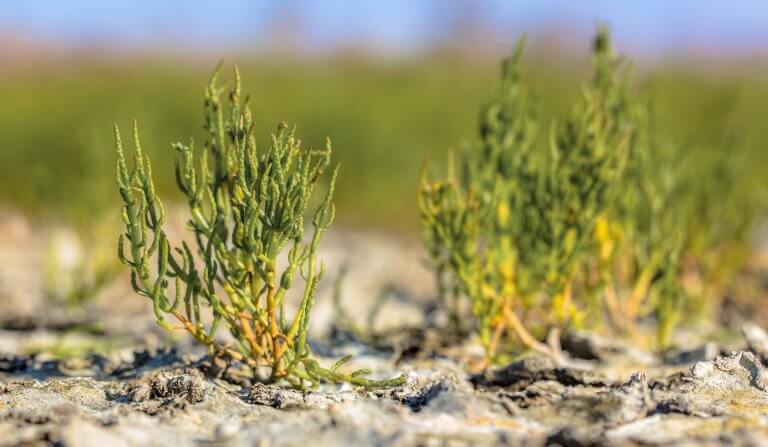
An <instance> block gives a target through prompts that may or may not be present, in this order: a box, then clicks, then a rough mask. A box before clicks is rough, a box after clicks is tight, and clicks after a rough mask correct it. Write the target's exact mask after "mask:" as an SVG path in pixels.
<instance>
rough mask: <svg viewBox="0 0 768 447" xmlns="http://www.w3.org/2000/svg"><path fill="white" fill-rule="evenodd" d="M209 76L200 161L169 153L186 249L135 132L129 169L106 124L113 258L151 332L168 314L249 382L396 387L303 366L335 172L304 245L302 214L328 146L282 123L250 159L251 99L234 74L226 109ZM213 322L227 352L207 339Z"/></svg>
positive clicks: (186, 153)
mask: <svg viewBox="0 0 768 447" xmlns="http://www.w3.org/2000/svg"><path fill="white" fill-rule="evenodd" d="M217 74H218V68H217V70H216V72H214V75H213V76H212V77H211V80H210V83H209V85H208V87H207V89H206V95H205V107H204V111H205V126H204V127H205V130H206V131H207V134H208V137H207V140H206V142H205V144H204V148H203V151H202V152H200V153H198V152H197V151H196V150H195V148H194V142H190V143H189V144H181V143H176V144H174V145H173V147H174V148H175V149H176V150H177V151H178V153H179V159H178V161H177V165H176V180H177V183H178V186H179V188H180V189H181V192H182V193H183V194H184V195H185V196H186V198H187V201H188V204H189V209H190V219H189V221H188V228H189V230H190V231H191V232H192V233H193V234H194V243H193V246H194V248H193V247H190V244H188V243H187V242H182V243H181V245H180V246H177V247H172V246H171V244H170V243H169V241H168V238H167V236H166V233H165V231H164V230H163V223H164V220H165V211H164V208H163V205H162V203H161V201H160V199H159V198H158V196H157V194H156V192H155V186H154V183H153V179H152V171H151V165H150V161H149V158H148V157H147V156H146V155H145V154H144V153H143V152H142V148H141V144H140V142H139V137H138V130H137V128H136V126H135V125H134V144H135V155H134V160H135V162H134V166H133V168H132V169H129V168H128V165H127V163H126V159H125V155H124V151H123V145H122V142H121V138H120V132H119V130H118V128H117V126H115V144H116V149H117V183H118V186H119V190H120V195H121V196H122V200H123V222H124V224H125V233H124V234H122V235H121V236H120V239H119V247H118V255H119V257H120V259H121V261H122V262H123V263H125V264H126V265H128V266H129V267H130V268H131V282H132V285H133V288H134V290H135V291H136V292H137V293H138V294H140V295H143V296H146V297H148V298H150V299H151V300H152V302H153V305H154V312H155V316H156V318H157V322H158V324H159V325H161V326H162V327H164V328H166V329H169V330H170V329H174V328H175V327H174V325H173V324H171V323H169V322H168V320H166V317H167V316H171V317H172V318H173V319H175V320H176V321H177V322H178V323H179V324H180V325H181V327H183V328H184V329H185V330H186V331H187V332H189V333H190V334H191V335H192V336H193V337H194V338H195V339H196V340H197V341H198V342H200V343H202V344H203V345H205V346H207V347H208V349H209V351H210V353H211V355H213V356H215V357H219V358H223V359H225V360H227V361H230V362H231V361H237V362H242V363H244V364H247V365H249V366H250V367H252V368H253V370H254V373H255V374H256V373H257V372H259V371H268V377H267V380H269V381H270V382H279V381H285V382H287V383H289V384H291V385H293V386H295V387H300V388H303V387H304V386H305V385H306V384H311V385H316V384H318V383H319V382H321V381H331V382H348V383H351V384H354V385H360V386H364V387H388V386H395V385H399V384H402V383H403V382H404V381H405V377H404V376H400V377H397V378H394V379H390V380H381V381H377V380H371V379H368V378H365V377H364V376H365V375H366V374H368V373H369V371H368V370H356V371H354V372H351V373H348V374H347V373H342V372H341V371H340V367H341V366H342V365H343V364H344V363H345V362H346V361H348V360H349V357H344V358H342V359H341V360H339V361H338V362H336V364H335V365H333V367H331V368H330V369H326V368H323V367H321V366H320V365H319V364H318V362H317V361H316V360H314V359H313V358H312V355H311V352H310V347H309V344H308V342H307V335H308V330H309V322H310V312H311V310H312V306H313V304H314V301H315V295H316V293H317V288H318V284H319V283H320V280H321V279H322V277H323V273H324V266H323V264H322V263H321V262H319V261H318V259H317V252H318V246H319V244H320V239H321V238H322V235H323V233H324V232H325V231H326V229H327V228H328V227H329V226H330V225H331V223H332V222H333V221H334V217H335V208H334V204H333V201H332V198H333V190H334V183H335V180H336V176H337V173H338V167H334V168H333V169H332V171H331V176H330V183H329V186H328V189H327V191H326V192H325V196H324V197H323V198H322V200H321V201H320V202H319V205H317V208H316V210H315V212H314V217H313V219H312V226H313V232H312V235H311V237H310V238H308V239H307V238H305V236H304V231H305V228H304V215H305V212H306V211H307V209H308V208H309V207H310V205H311V204H312V197H313V192H314V191H315V188H316V187H317V186H318V183H319V182H320V180H321V178H322V177H323V175H324V174H325V172H326V170H327V169H328V167H329V165H330V160H331V147H330V142H328V143H327V144H326V147H325V148H324V149H322V150H313V149H308V148H305V147H302V145H301V142H300V140H299V139H298V138H296V136H295V134H294V129H292V128H289V127H287V126H286V125H284V124H282V125H280V126H279V127H278V129H277V132H276V134H274V135H273V136H272V139H271V143H270V144H269V145H268V147H267V148H266V150H257V148H256V142H255V138H254V135H253V128H254V123H253V121H252V117H251V112H250V109H249V100H248V97H247V96H246V97H243V96H242V92H241V82H240V75H239V73H238V71H237V69H235V74H234V76H235V79H234V86H233V88H232V89H231V90H230V91H229V92H228V95H227V100H226V102H224V101H222V99H221V96H222V90H223V89H222V88H221V87H219V86H218V85H217ZM285 251H287V262H286V263H284V264H285V265H281V264H283V263H282V262H278V257H279V256H280V254H281V253H283V252H285ZM196 254H197V255H198V256H199V258H200V260H201V261H202V268H199V267H198V264H197V263H196V256H195V255H196ZM297 274H299V275H301V276H302V278H303V279H304V280H305V285H304V289H303V292H302V293H301V301H300V305H299V307H298V310H297V311H296V313H295V314H294V315H293V316H292V317H291V318H289V315H287V313H286V306H285V300H286V293H287V292H288V290H289V289H290V288H291V286H292V285H293V283H294V277H295V276H296V275H297ZM169 284H173V289H172V290H173V293H171V292H170V291H169ZM171 295H172V296H171ZM201 306H202V307H208V308H210V314H211V317H209V318H206V317H205V315H204V313H203V312H201ZM222 323H223V325H224V326H226V328H227V329H228V330H229V333H230V334H231V335H232V338H233V340H234V342H233V343H232V344H227V343H223V342H221V341H220V340H219V339H218V338H217V337H216V334H217V330H218V328H219V327H220V326H221V325H222Z"/></svg>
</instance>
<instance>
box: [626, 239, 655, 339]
mask: <svg viewBox="0 0 768 447" xmlns="http://www.w3.org/2000/svg"><path fill="white" fill-rule="evenodd" d="M660 262H661V258H660V256H659V255H658V254H654V255H653V256H652V257H651V259H650V260H649V261H648V263H647V264H646V265H645V266H644V267H643V270H642V271H641V272H640V276H638V278H637V282H635V287H633V288H632V293H631V294H630V296H629V299H628V300H627V306H626V308H625V313H624V315H625V318H626V324H627V327H628V328H631V327H633V326H634V324H635V320H636V319H637V314H638V312H639V310H640V306H641V305H642V303H643V300H644V299H645V297H646V295H647V294H648V288H649V287H650V286H651V280H652V279H653V275H654V273H656V268H657V267H658V265H659V263H660Z"/></svg>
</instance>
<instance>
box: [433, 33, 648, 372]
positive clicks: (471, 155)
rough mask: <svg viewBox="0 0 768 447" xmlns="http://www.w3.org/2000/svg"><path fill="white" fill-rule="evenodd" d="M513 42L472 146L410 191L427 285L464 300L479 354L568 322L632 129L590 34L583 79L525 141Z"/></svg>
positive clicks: (601, 45)
mask: <svg viewBox="0 0 768 447" xmlns="http://www.w3.org/2000/svg"><path fill="white" fill-rule="evenodd" d="M522 48H523V42H522V41H521V42H520V44H519V45H518V48H517V50H516V51H515V53H514V54H513V56H512V57H510V58H509V59H507V60H506V61H505V62H504V64H503V66H502V88H501V93H500V94H499V95H498V96H497V98H495V99H494V100H493V101H492V102H491V103H490V104H489V105H488V106H487V107H486V108H485V110H484V111H483V112H482V113H481V119H480V137H481V138H480V142H479V144H478V147H477V148H474V149H473V150H471V151H468V152H466V153H464V154H462V158H461V160H460V170H459V172H458V173H457V172H456V169H455V168H454V167H453V163H452V162H450V163H449V170H448V171H449V172H448V176H447V178H445V179H443V180H439V181H431V180H430V179H429V178H428V177H427V173H426V170H425V171H424V174H423V177H422V182H421V187H420V189H419V195H418V200H419V209H420V214H421V221H422V228H423V229H424V235H425V241H426V245H427V249H428V251H429V253H430V255H431V257H432V259H433V262H434V265H435V268H436V271H437V273H438V275H439V276H438V280H439V283H438V284H441V285H442V288H441V290H442V291H451V292H452V293H454V294H459V293H460V294H463V295H465V296H467V297H468V298H469V300H470V301H471V303H472V310H473V313H474V315H475V317H476V318H477V323H478V325H477V326H478V332H479V336H480V340H481V342H482V344H483V345H484V346H485V349H486V357H487V359H488V360H499V357H498V354H499V353H504V352H509V348H510V347H512V346H514V345H515V344H517V345H518V346H519V345H520V344H522V345H524V346H527V347H528V348H531V349H534V350H538V351H542V352H546V353H553V352H552V349H550V347H548V346H547V345H544V344H542V343H541V342H539V341H538V340H537V337H536V336H534V334H533V333H531V332H530V331H529V328H531V327H533V328H536V329H537V330H543V329H546V328H547V326H555V327H563V326H566V325H578V324H579V323H580V320H581V319H582V318H583V315H582V312H581V311H580V309H578V308H577V306H576V304H575V303H574V300H573V288H574V284H575V283H578V282H579V281H578V280H579V279H580V278H579V275H580V269H581V267H582V266H583V264H584V263H585V262H586V260H587V259H588V258H589V257H590V256H591V252H592V241H593V234H594V229H595V226H596V224H597V222H598V220H599V218H600V216H601V215H603V214H604V213H605V212H606V210H607V209H608V206H609V204H610V203H611V201H612V200H613V197H614V195H615V191H616V187H617V184H618V182H619V180H620V175H621V173H622V172H623V170H624V167H625V162H626V158H627V153H628V151H629V146H630V142H631V139H632V135H633V132H634V122H633V121H632V117H631V116H630V114H629V113H628V112H627V111H626V108H627V106H626V101H627V86H626V83H625V82H623V80H622V78H621V72H620V70H619V62H618V58H617V57H616V56H615V55H614V54H613V51H612V48H611V46H610V42H609V39H608V35H607V32H606V31H605V30H601V31H600V32H599V33H598V36H597V38H596V39H595V43H594V55H593V67H594V75H593V79H592V82H590V83H589V84H588V85H587V86H585V88H584V91H583V95H582V97H581V101H580V102H579V103H578V104H577V106H576V107H575V108H574V109H573V112H572V113H571V114H570V115H569V116H568V118H567V119H566V120H565V122H564V124H562V125H553V126H552V133H551V139H550V144H549V146H547V145H540V144H536V142H537V140H536V129H537V119H536V118H537V116H536V110H535V108H534V107H533V105H532V100H531V98H530V95H529V94H528V91H527V88H526V87H525V85H524V84H523V83H522V81H521V75H520V68H519V60H520V57H521V54H522ZM524 322H526V323H524ZM526 326H527V327H526ZM505 347H506V348H507V349H503V348H505Z"/></svg>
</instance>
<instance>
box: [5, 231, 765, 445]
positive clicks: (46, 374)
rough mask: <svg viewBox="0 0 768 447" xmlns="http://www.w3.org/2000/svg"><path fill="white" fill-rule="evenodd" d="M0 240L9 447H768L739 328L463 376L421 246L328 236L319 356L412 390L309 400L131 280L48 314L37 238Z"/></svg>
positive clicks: (760, 340) (756, 329)
mask: <svg viewBox="0 0 768 447" xmlns="http://www.w3.org/2000/svg"><path fill="white" fill-rule="evenodd" d="M0 234H2V240H1V241H0V266H2V268H1V269H0V446H37V445H41V446H43V445H55V446H169V445H173V446H174V447H182V446H213V445H220V446H293V445H312V446H325V445H329V446H336V445H353V446H362V445H376V446H433V445H434V446H463V445H472V446H481V445H533V446H538V445H562V446H587V445H617V446H622V445H721V444H737V445H768V369H766V367H765V364H766V363H765V362H766V361H768V334H766V332H765V331H764V330H763V329H762V328H761V326H759V325H756V324H750V323H748V322H746V320H745V321H742V322H740V323H739V329H740V331H741V333H740V334H738V336H734V337H730V338H726V339H722V340H720V341H718V342H717V343H715V342H712V341H706V340H704V339H702V338H701V337H696V336H689V337H681V338H680V340H684V341H685V343H681V345H680V346H678V347H676V348H675V349H669V350H667V351H664V352H661V353H659V352H651V351H647V350H642V349H639V348H636V347H633V346H630V345H628V344H625V343H623V342H621V341H620V340H616V339H608V338H603V337H600V336H598V335H596V334H592V333H587V332H569V333H567V334H564V335H562V336H561V337H560V340H559V341H560V345H561V347H562V355H560V356H559V357H558V358H556V359H553V358H550V357H542V356H535V355H531V356H526V357H522V358H519V359H518V360H516V361H514V362H512V363H510V364H508V365H506V366H503V367H500V368H497V369H489V370H486V371H484V372H481V373H470V372H468V371H469V370H470V369H471V368H469V367H468V364H467V360H466V359H467V358H471V357H472V356H473V355H476V353H477V347H476V346H473V345H472V344H471V343H470V342H467V341H466V340H464V339H462V338H460V337H455V336H451V335H450V334H448V333H446V332H445V331H443V330H441V329H439V327H440V324H439V322H440V315H439V312H436V311H435V309H434V308H433V306H431V304H430V303H431V302H432V298H431V290H430V289H431V287H430V286H431V279H430V277H429V273H428V272H427V271H426V270H425V269H424V267H423V266H422V264H421V261H420V253H419V251H418V249H414V248H413V245H412V244H408V243H404V242H400V241H396V240H393V239H391V238H387V237H384V236H375V235H368V234H360V233H335V234H334V233H332V234H330V235H329V237H328V238H327V240H326V241H324V245H325V247H327V248H326V249H325V251H324V253H323V256H322V257H323V258H324V259H325V261H326V263H327V264H328V265H329V266H330V275H329V276H328V277H331V278H332V277H333V276H334V274H335V273H334V272H338V271H339V270H340V268H341V266H342V265H345V266H347V267H346V269H347V273H346V275H345V281H344V288H343V293H342V294H341V300H342V302H343V303H344V304H343V307H344V309H345V315H344V318H340V317H339V312H338V309H336V308H335V307H334V305H333V299H332V298H331V296H332V295H333V281H326V282H327V284H326V285H324V286H323V287H322V288H321V290H320V296H319V298H318V307H317V308H316V309H315V314H314V316H313V317H314V319H313V330H314V333H313V339H314V344H313V349H314V352H315V354H316V356H317V357H318V358H319V360H320V361H321V362H322V363H325V364H330V363H332V362H333V361H334V360H335V359H337V358H339V357H340V356H342V355H346V354H353V355H354V360H353V361H352V362H351V365H350V367H351V368H358V367H365V368H369V369H371V370H372V371H373V375H374V376H375V377H387V376H393V375H396V374H401V373H403V374H406V376H407V382H406V384H404V385H403V386H400V387H396V388H391V389H384V390H364V389H359V388H355V387H351V386H348V385H332V384H326V385H322V386H321V387H320V388H319V389H316V390H311V391H298V390H294V389H289V388H284V387H279V386H275V385H267V384H263V383H257V382H253V381H252V380H251V379H250V377H249V376H248V375H247V374H245V373H244V371H243V370H241V369H239V368H237V367H230V368H227V367H224V366H223V365H220V364H219V363H218V362H216V361H212V360H211V359H209V358H208V357H207V356H206V355H205V353H204V352H202V351H200V349H199V348H198V347H196V346H195V345H193V344H191V343H190V341H189V339H188V338H186V337H185V336H184V334H183V333H179V334H176V333H172V334H168V333H165V332H163V331H162V330H160V329H158V328H156V327H155V325H154V322H153V319H152V316H151V315H152V313H151V309H150V306H149V303H148V302H145V300H144V299H143V298H141V297H138V296H134V295H133V294H132V293H131V292H130V290H129V289H128V288H127V280H126V279H125V278H124V277H121V278H118V280H116V281H115V284H113V285H111V286H109V287H107V288H105V289H103V290H101V291H100V292H99V293H98V296H97V297H95V298H94V299H93V300H90V301H89V302H88V303H87V304H86V305H84V306H83V307H80V308H77V309H72V308H66V307H65V306H61V305H58V304H56V303H51V302H50V300H46V299H45V298H44V297H43V296H42V293H41V292H40V290H41V289H42V287H41V284H40V278H39V273H38V272H39V271H40V267H39V264H40V262H41V259H40V255H39V253H40V252H41V249H40V247H39V244H40V242H39V238H38V237H37V233H36V232H33V231H32V230H31V229H30V228H29V226H28V225H27V224H26V223H25V222H24V221H23V220H22V219H20V218H19V217H17V216H10V217H9V216H6V217H5V218H3V219H2V220H0ZM372 253H375V254H376V256H371V254H372ZM393 281H396V282H393ZM374 309H376V310H377V311H376V314H375V315H373V317H372V318H368V316H369V315H371V311H372V310H374ZM367 320H370V321H371V324H370V325H366V324H364V323H365V322H366V321H367ZM351 322H356V323H354V324H353V323H351ZM361 327H365V329H364V330H363V329H361Z"/></svg>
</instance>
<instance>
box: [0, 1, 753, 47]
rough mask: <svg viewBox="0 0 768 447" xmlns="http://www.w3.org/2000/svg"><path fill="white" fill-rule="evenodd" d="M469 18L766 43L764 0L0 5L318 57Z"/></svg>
mask: <svg viewBox="0 0 768 447" xmlns="http://www.w3.org/2000/svg"><path fill="white" fill-rule="evenodd" d="M467 16H471V17H473V18H475V19H477V20H478V21H479V23H482V24H483V26H484V27H486V28H487V29H488V30H490V31H492V32H493V33H495V34H496V35H497V36H500V37H502V38H505V39H506V38H509V39H510V40H513V39H514V38H515V37H516V36H518V35H519V34H520V33H521V32H530V33H532V34H534V35H535V33H536V32H540V31H550V32H552V31H553V30H559V29H563V30H567V31H568V32H569V33H571V34H579V35H581V34H584V35H589V34H591V33H592V31H593V29H594V26H595V24H596V23H598V22H604V23H608V24H609V25H610V26H611V28H612V30H613V32H614V35H615V37H616V40H617V41H618V43H619V44H620V45H621V44H622V43H623V45H624V46H626V47H629V48H631V49H633V50H634V51H637V52H641V53H650V54H663V53H670V52H672V53H674V52H687V51H692V50H695V49H701V48H705V49H710V50H712V51H717V52H722V53H734V54H739V53H749V52H754V51H758V50H762V53H763V54H765V51H764V49H765V48H766V46H768V1H767V0H731V1H714V0H711V1H710V0H698V1H696V0H666V1H663V0H645V1H620V0H614V1H608V0H604V1H598V0H573V1H555V0H530V1H515V0H477V1H473V0H410V1H408V0H380V1H366V0H347V1H343V0H283V1H258V0H255V1H253V0H252V1H246V0H222V1H201V0H154V1H148V0H133V1H129V0H112V1H106V0H101V1H99V0H68V1H65V0H47V1H45V0H25V1H8V2H2V3H1V4H0V33H2V32H8V33H15V34H22V35H25V36H27V37H31V38H36V39H43V40H49V41H54V42H57V43H59V44H64V45H67V46H74V47H77V46H86V45H94V44H96V45H110V44H112V43H119V44H122V45H130V46H136V47H139V48H141V47H153V46H160V47H168V46H170V47H175V46H181V47H187V46H189V47H193V48H202V49H205V48H216V49H219V48H236V49H248V48H259V47H265V46H269V45H270V44H271V43H273V42H272V41H274V40H275V39H276V38H277V36H278V35H277V34H276V29H277V28H278V26H277V25H276V24H277V23H281V24H285V23H292V24H294V25H295V27H296V29H297V31H298V32H296V31H294V32H295V34H296V35H300V36H301V40H302V42H301V43H302V45H304V46H306V47H308V48H311V49H315V50H325V49H332V48H335V47H338V46H345V45H346V46H349V45H354V44H355V43H359V42H365V43H373V44H375V45H376V46H378V47H381V48H383V49H386V50H388V51H394V52H410V51H414V50H419V49H423V48H428V47H429V46H430V45H432V44H434V43H435V42H436V41H437V40H439V39H440V38H441V37H444V36H449V35H450V34H451V32H452V31H453V29H454V27H455V25H456V23H457V21H460V19H462V18H466V17H467Z"/></svg>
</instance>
